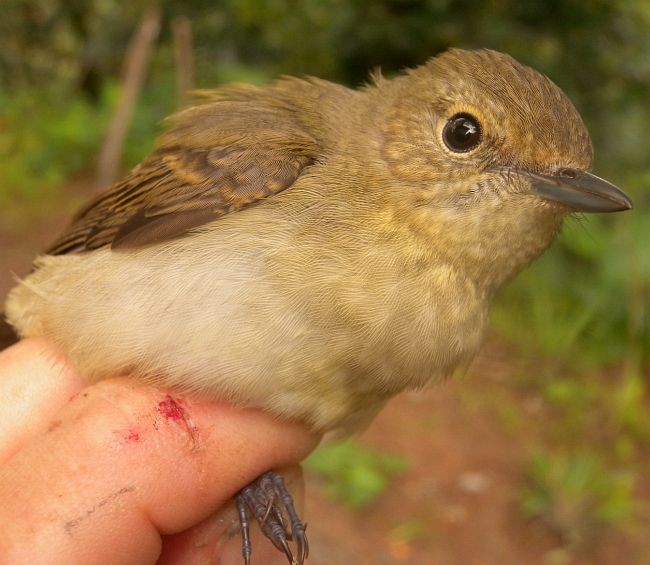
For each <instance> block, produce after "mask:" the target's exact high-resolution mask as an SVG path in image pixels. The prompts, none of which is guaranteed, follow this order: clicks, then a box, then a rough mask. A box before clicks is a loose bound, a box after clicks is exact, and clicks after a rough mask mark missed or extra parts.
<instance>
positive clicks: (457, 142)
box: [442, 112, 483, 153]
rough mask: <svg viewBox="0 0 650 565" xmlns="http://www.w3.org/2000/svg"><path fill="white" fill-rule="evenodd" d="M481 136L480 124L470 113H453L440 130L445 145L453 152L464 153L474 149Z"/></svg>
mask: <svg viewBox="0 0 650 565" xmlns="http://www.w3.org/2000/svg"><path fill="white" fill-rule="evenodd" d="M482 138H483V132H482V131H481V124H479V123H478V120H477V119H476V118H475V117H474V116H472V115H471V114H466V113H464V112H463V113H460V114H454V115H453V116H452V117H451V118H449V120H448V121H447V123H446V124H445V127H444V129H443V130H442V139H443V141H444V142H445V145H446V146H447V147H448V148H449V149H451V150H452V151H453V152H454V153H465V152H467V151H471V150H472V149H474V148H475V147H476V146H477V145H478V144H479V143H481V139H482Z"/></svg>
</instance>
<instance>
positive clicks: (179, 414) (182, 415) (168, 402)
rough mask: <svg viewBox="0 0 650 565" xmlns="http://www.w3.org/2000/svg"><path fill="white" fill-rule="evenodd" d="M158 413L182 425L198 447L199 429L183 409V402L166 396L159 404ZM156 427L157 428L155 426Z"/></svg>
mask: <svg viewBox="0 0 650 565" xmlns="http://www.w3.org/2000/svg"><path fill="white" fill-rule="evenodd" d="M158 412H159V413H160V414H161V415H162V416H163V417H164V418H165V419H166V420H173V421H175V422H178V423H179V424H181V425H182V426H183V427H184V428H185V429H186V430H187V433H188V435H189V436H190V438H191V439H192V443H194V446H195V447H197V445H196V443H197V442H196V434H197V432H198V429H197V428H196V426H195V425H194V424H193V423H192V420H191V418H190V417H189V415H188V414H187V411H186V410H185V408H183V406H182V401H181V400H178V399H175V398H173V397H172V396H170V395H169V394H168V395H167V396H165V399H164V400H161V401H160V402H159V403H158ZM154 427H156V426H155V425H154Z"/></svg>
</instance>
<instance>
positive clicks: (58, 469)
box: [0, 339, 319, 565]
mask: <svg viewBox="0 0 650 565" xmlns="http://www.w3.org/2000/svg"><path fill="white" fill-rule="evenodd" d="M0 399H2V405H1V406H0V500H1V501H2V502H1V503H0V524H2V535H1V536H0V555H2V559H3V561H4V562H8V563H12V564H19V563H30V564H33V563H45V562H47V563H48V564H59V563H61V564H63V563H65V564H66V565H68V564H74V563H83V564H88V563H106V562H110V563H119V564H122V563H137V564H143V563H155V562H158V563H188V564H189V563H197V562H201V563H205V562H211V563H224V564H225V563H237V564H239V563H242V557H241V540H240V537H239V530H238V527H237V522H236V520H237V518H236V513H235V512H234V508H232V504H230V503H229V501H230V499H231V498H232V496H233V495H234V494H235V493H236V492H237V491H238V490H239V489H241V488H242V487H244V486H245V485H247V484H248V483H250V482H251V481H252V480H253V479H255V478H256V477H257V476H258V475H260V474H261V473H263V472H264V471H266V470H268V469H270V468H276V469H277V468H280V467H284V466H288V465H295V464H296V463H297V462H298V461H300V460H301V459H302V458H303V457H305V456H306V455H307V453H308V452H309V451H310V450H311V449H313V447H314V446H315V445H316V443H317V441H318V439H319V438H317V437H316V436H315V435H313V434H310V433H309V432H308V430H307V428H306V427H304V426H302V425H301V424H297V423H288V422H281V421H278V420H276V419H274V418H273V417H272V416H269V415H268V414H266V413H264V412H262V411H260V410H257V409H243V408H234V407H232V406H229V405H227V404H224V403H214V402H201V401H195V400H191V399H189V398H187V397H186V396H183V395H177V394H175V393H173V392H165V391H161V390H159V389H156V388H154V387H151V386H147V385H144V384H142V383H140V382H136V381H134V380H130V379H127V378H116V379H110V380H106V381H101V382H99V383H97V384H94V385H90V386H89V385H88V384H87V383H86V382H85V381H84V380H83V379H82V377H81V376H80V375H78V374H77V373H76V371H75V370H74V368H73V367H72V366H71V365H69V364H68V363H67V362H66V359H65V357H64V356H63V355H62V354H61V353H60V352H58V351H56V350H55V349H54V348H53V347H52V345H50V344H49V343H47V342H45V341H43V340H39V339H31V340H25V341H23V342H21V343H19V344H17V345H15V346H13V347H11V348H9V349H7V350H5V351H3V352H2V353H0ZM285 476H286V473H285ZM294 476H295V474H294ZM290 482H292V481H290ZM217 510H219V512H218V513H216V514H215V512H216V511H217ZM233 526H234V527H233ZM254 530H257V528H254ZM254 535H257V531H255V534H254ZM276 560H277V562H278V563H282V562H284V560H285V557H284V555H283V554H281V553H280V552H278V551H277V550H276V549H275V548H274V547H273V546H272V545H271V544H270V543H269V542H268V541H267V540H265V539H263V537H262V536H261V535H260V536H259V537H258V538H257V539H255V540H254V541H253V562H255V561H258V562H259V563H270V562H276Z"/></svg>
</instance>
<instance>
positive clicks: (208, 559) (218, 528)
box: [156, 466, 305, 565]
mask: <svg viewBox="0 0 650 565" xmlns="http://www.w3.org/2000/svg"><path fill="white" fill-rule="evenodd" d="M278 472H279V473H280V474H281V475H282V477H283V478H284V480H285V483H286V485H287V487H288V488H289V489H290V491H291V494H292V497H293V499H294V503H295V505H296V508H297V509H298V511H299V513H302V509H303V508H304V486H305V485H304V480H303V475H302V470H301V468H300V467H299V466H296V467H292V468H290V469H282V470H280V471H278ZM250 536H251V545H252V548H253V552H252V560H251V562H252V565H256V564H259V565H261V564H264V565H272V564H273V565H275V564H277V565H286V563H287V558H286V556H285V555H284V553H283V552H281V551H279V550H278V549H277V548H276V547H275V546H274V545H273V544H272V543H271V542H270V541H269V540H268V539H267V538H266V537H265V536H264V535H263V534H262V531H261V529H260V528H259V527H258V525H257V524H256V523H255V521H254V520H252V519H251V531H250ZM242 558H243V556H242V538H241V528H240V522H239V514H238V512H237V509H236V508H235V504H234V502H233V501H231V502H229V503H228V504H227V505H226V506H224V507H223V508H221V509H220V510H219V511H218V512H217V513H216V514H213V515H212V516H210V517H209V518H207V519H206V520H204V521H203V522H201V523H200V524H198V525H197V526H194V527H192V528H190V529H189V530H185V531H184V532H181V533H180V534H176V535H172V536H165V537H164V538H163V549H162V553H161V556H160V558H159V559H158V561H157V563H156V565H182V564H185V563H187V564H188V565H189V564H194V563H219V564H220V565H242Z"/></svg>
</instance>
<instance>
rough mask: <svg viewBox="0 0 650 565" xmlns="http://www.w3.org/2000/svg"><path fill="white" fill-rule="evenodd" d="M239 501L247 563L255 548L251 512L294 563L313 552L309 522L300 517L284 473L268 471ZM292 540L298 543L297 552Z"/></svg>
mask: <svg viewBox="0 0 650 565" xmlns="http://www.w3.org/2000/svg"><path fill="white" fill-rule="evenodd" d="M236 502H237V510H238V513H239V522H240V526H241V532H242V554H243V556H244V563H245V565H250V559H251V551H252V546H251V541H250V532H249V528H250V522H249V516H250V515H251V514H252V516H253V517H254V518H255V520H257V522H258V524H259V526H260V529H261V530H262V533H263V534H264V535H265V536H266V537H267V538H269V540H271V543H272V544H273V545H274V546H275V547H277V548H278V549H279V550H280V551H282V552H283V553H284V554H285V555H286V556H287V559H288V561H289V563H290V564H291V565H303V563H304V562H305V560H306V559H307V556H308V555H309V543H308V541H307V535H306V532H305V531H306V525H305V524H303V522H302V520H300V518H299V517H298V513H297V512H296V509H295V508H294V505H293V498H292V497H291V494H289V491H288V490H287V487H286V485H285V484H284V480H283V479H282V477H281V476H280V475H278V474H277V473H274V472H273V471H268V472H267V473H264V474H263V475H261V476H259V477H258V478H257V479H256V480H255V481H253V482H252V483H251V484H250V485H248V486H247V487H244V488H243V489H242V490H241V491H240V492H239V493H238V494H237V498H236ZM287 522H288V525H287ZM289 541H292V542H295V544H296V555H295V556H294V554H293V552H292V551H291V547H290V546H289Z"/></svg>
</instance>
